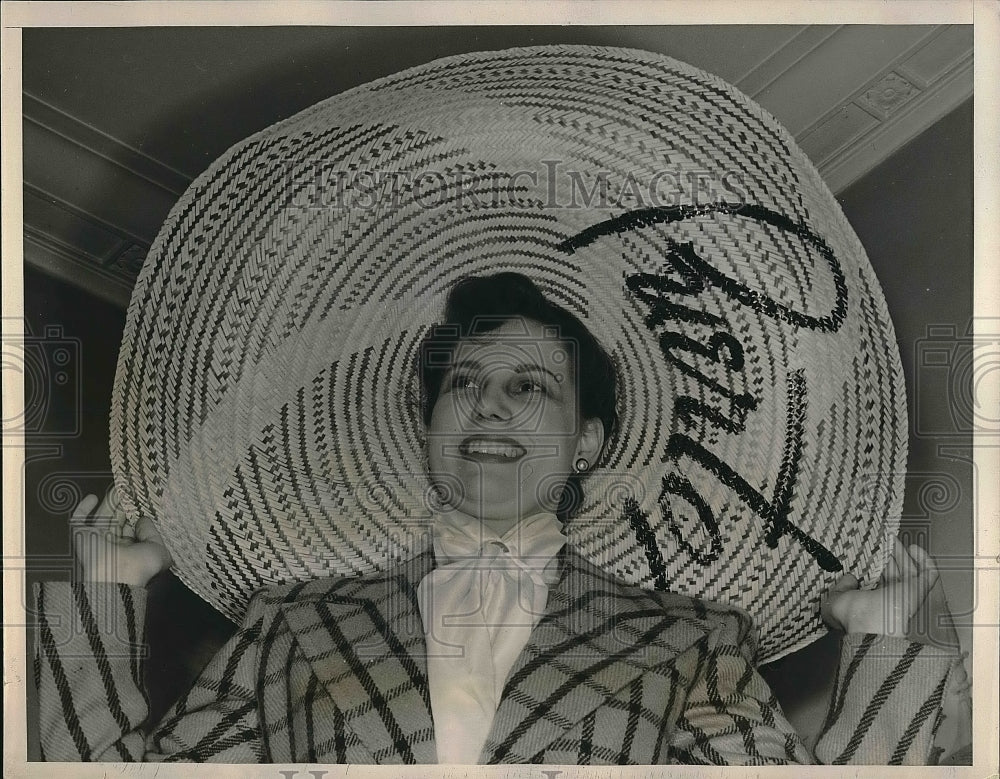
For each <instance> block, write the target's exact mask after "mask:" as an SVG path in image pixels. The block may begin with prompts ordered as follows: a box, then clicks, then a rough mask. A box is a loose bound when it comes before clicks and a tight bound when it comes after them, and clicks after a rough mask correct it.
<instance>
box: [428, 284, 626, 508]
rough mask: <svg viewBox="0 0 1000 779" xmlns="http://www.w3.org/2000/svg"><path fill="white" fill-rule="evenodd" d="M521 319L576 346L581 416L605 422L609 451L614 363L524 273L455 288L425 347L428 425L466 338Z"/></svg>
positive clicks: (568, 497)
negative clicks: (457, 352) (550, 328)
mask: <svg viewBox="0 0 1000 779" xmlns="http://www.w3.org/2000/svg"><path fill="white" fill-rule="evenodd" d="M515 318H524V319H531V320H534V321H535V322H538V323H539V324H541V325H544V326H551V327H554V328H555V329H556V332H557V333H558V336H559V338H561V339H562V340H564V341H567V342H570V343H573V344H574V345H575V347H576V348H575V349H574V350H572V351H573V355H574V357H575V365H574V366H573V368H574V376H575V379H576V385H577V393H578V398H579V411H580V416H581V417H582V418H583V419H599V420H600V421H601V425H602V426H603V428H604V447H603V449H602V452H601V453H602V455H603V453H604V452H605V451H607V449H608V446H609V443H610V441H611V440H612V439H613V438H614V436H615V434H616V433H617V430H618V373H617V370H616V369H615V364H614V361H613V360H612V359H611V356H610V355H609V354H608V352H607V351H606V350H605V349H604V347H603V346H601V343H600V342H599V341H598V340H597V338H595V337H594V335H593V334H592V333H591V332H590V331H589V330H588V329H587V327H586V325H584V324H583V322H581V321H580V320H579V318H577V316H576V315H574V314H573V313H572V312H570V311H568V310H566V309H565V308H563V307H562V306H560V305H558V304H556V303H553V302H552V301H550V300H549V299H548V298H546V297H545V295H544V294H543V293H542V291H541V290H540V289H539V288H538V286H537V285H536V284H535V283H534V282H533V281H532V280H531V279H529V278H528V277H527V276H525V275H523V274H521V273H513V272H504V273H496V274H493V275H489V276H468V277H466V278H464V279H462V280H461V281H459V282H457V283H456V284H455V286H454V287H452V288H451V291H450V292H449V293H448V300H447V303H446V304H445V313H444V321H442V322H441V323H439V324H437V325H435V326H434V327H432V328H431V330H430V332H429V333H428V334H427V336H426V337H425V338H424V340H423V342H422V343H421V346H420V351H419V361H420V366H419V371H420V390H421V413H422V415H423V419H424V424H425V425H429V424H430V420H431V413H432V412H433V410H434V405H435V404H436V403H437V400H438V397H439V396H440V394H441V382H442V381H443V379H444V375H445V373H447V371H448V369H449V367H450V365H451V362H452V358H453V356H454V352H455V349H456V348H457V347H458V344H459V342H460V341H461V339H462V338H466V337H469V336H477V335H483V334H485V333H489V332H491V331H493V330H496V329H497V328H499V327H501V326H502V325H503V324H504V323H506V322H508V321H510V320H511V319H515ZM599 460H600V457H598V461H599ZM595 464H596V463H591V465H592V466H593V465H595ZM582 476H583V474H578V473H573V474H571V475H570V476H569V478H568V479H567V483H566V487H565V488H564V489H563V492H562V497H561V499H560V504H559V509H558V511H557V512H556V513H557V515H558V516H559V517H560V519H567V518H569V517H571V516H573V514H574V513H575V512H576V511H577V509H578V508H579V506H580V504H581V502H582V497H583V493H582V489H581V482H582Z"/></svg>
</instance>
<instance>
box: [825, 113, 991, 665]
mask: <svg viewBox="0 0 1000 779" xmlns="http://www.w3.org/2000/svg"><path fill="white" fill-rule="evenodd" d="M972 198H973V186H972V101H971V100H970V101H968V102H967V103H965V104H964V105H962V106H961V107H959V108H958V109H956V110H955V111H953V112H952V113H951V114H949V115H948V116H946V117H945V118H944V119H942V120H941V121H939V122H938V123H937V124H935V125H934V126H933V127H931V128H930V129H928V130H927V131H925V132H924V133H922V134H921V135H920V136H919V137H917V138H916V139H914V140H913V141H912V142H910V143H909V144H907V145H906V146H905V147H903V148H902V149H900V150H899V151H898V152H896V153H895V154H893V155H892V156H891V157H889V159H887V160H886V161H885V162H884V163H883V164H881V165H879V166H878V167H877V168H875V169H874V170H873V171H871V172H870V173H868V174H867V175H866V176H865V177H864V178H862V179H861V180H860V181H858V182H856V183H855V184H853V185H852V186H851V187H849V188H848V189H847V190H845V191H844V192H843V193H842V194H841V196H840V198H839V200H840V201H841V204H842V205H843V208H844V212H845V213H846V215H847V218H848V219H849V220H850V221H851V224H852V225H853V226H854V229H855V231H856V232H857V234H858V237H859V238H860V239H861V242H862V243H863V244H864V246H865V249H866V250H867V252H868V257H869V258H870V259H871V262H872V265H873V266H874V268H875V272H876V273H877V274H878V277H879V280H880V281H881V282H882V287H883V289H884V291H885V297H886V301H887V302H888V304H889V312H890V314H891V315H892V320H893V323H894V325H895V328H896V337H897V340H898V342H899V349H900V355H901V357H902V361H903V372H904V374H905V376H906V395H907V402H908V406H909V416H910V453H909V460H908V463H907V481H906V497H905V504H904V510H903V517H904V520H903V521H904V527H905V529H906V531H907V533H908V535H909V538H911V539H912V540H914V541H919V542H920V543H922V544H923V545H924V547H925V548H927V549H928V550H929V551H930V552H931V553H932V554H933V555H934V556H935V557H936V558H937V562H938V566H939V567H940V568H941V569H942V578H943V580H944V584H945V590H946V592H947V594H948V598H949V601H950V603H951V606H952V611H953V613H956V615H957V614H958V613H959V612H968V611H971V608H972V597H973V590H974V587H973V580H972V572H971V570H970V568H971V559H972V558H971V555H972V550H973V521H972V517H973V508H974V505H973V499H972V496H973V492H972V478H973V470H972V464H971V459H972V436H971V430H972V427H973V424H974V421H975V420H974V415H973V406H972V391H973V390H972V384H971V379H972V372H971V368H972V365H971V355H972V349H971V339H970V338H968V334H969V332H970V327H971V324H972V285H973V223H972V202H973V200H972ZM990 416H993V415H990ZM992 478H996V475H995V474H993V476H992ZM957 622H959V625H958V631H959V638H960V639H961V641H962V645H963V647H964V648H966V649H968V648H971V634H970V630H971V629H970V628H969V627H968V626H966V625H964V623H965V622H966V618H965V617H958V618H957Z"/></svg>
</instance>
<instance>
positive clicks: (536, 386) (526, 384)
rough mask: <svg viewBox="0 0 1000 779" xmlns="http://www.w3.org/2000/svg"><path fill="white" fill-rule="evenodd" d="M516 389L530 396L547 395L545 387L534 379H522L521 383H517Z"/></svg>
mask: <svg viewBox="0 0 1000 779" xmlns="http://www.w3.org/2000/svg"><path fill="white" fill-rule="evenodd" d="M515 388H516V390H517V391H518V392H520V393H527V394H530V395H534V394H539V395H544V394H545V385H544V384H542V383H541V382H539V381H534V380H532V379H521V380H520V381H519V382H517V384H516V385H515Z"/></svg>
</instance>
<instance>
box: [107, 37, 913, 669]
mask: <svg viewBox="0 0 1000 779" xmlns="http://www.w3.org/2000/svg"><path fill="white" fill-rule="evenodd" d="M497 270H518V271H521V272H523V273H525V274H527V275H528V276H530V277H532V278H533V279H535V280H536V281H537V282H538V283H539V284H540V286H542V287H543V289H544V290H545V291H546V292H547V294H548V295H549V296H550V297H551V298H552V299H554V300H555V301H557V302H559V303H560V304H562V305H564V306H566V307H568V308H569V309H571V310H573V311H574V312H576V313H577V314H578V315H580V316H581V317H582V318H583V319H584V321H585V322H586V323H587V324H588V326H589V327H590V329H591V330H592V331H593V332H594V333H595V334H596V335H597V336H598V337H599V338H600V339H601V340H602V341H603V342H604V344H605V345H606V346H607V347H608V348H609V350H610V351H611V352H612V353H613V355H614V357H615V360H616V362H617V364H618V367H619V369H620V374H621V377H622V380H623V388H622V389H623V391H622V407H621V413H622V420H621V422H622V424H621V431H620V434H619V436H618V437H617V440H616V441H614V443H613V446H612V448H611V449H610V451H609V452H608V456H607V457H606V459H605V461H604V462H603V463H602V465H601V467H600V468H598V469H597V470H596V471H595V472H593V473H592V474H591V475H590V477H588V479H587V480H586V481H585V502H584V508H583V510H582V511H581V512H580V515H579V516H578V517H577V518H576V519H574V520H573V521H572V522H571V523H570V524H569V525H568V528H567V533H568V536H569V538H570V541H571V542H572V543H573V544H574V545H575V546H576V547H577V548H578V549H579V550H580V551H581V552H582V553H583V554H585V555H586V556H587V557H589V558H591V559H592V560H594V561H595V562H597V563H598V564H600V565H602V566H604V567H606V568H607V569H609V570H611V571H613V572H615V573H617V574H618V575H620V576H621V577H623V578H624V579H627V580H629V581H631V582H635V583H638V584H640V585H642V586H645V587H650V588H654V587H660V588H663V587H667V588H670V589H675V590H678V591H680V592H685V593H689V594H694V595H700V596H703V597H706V598H711V599H716V600H723V601H729V602H732V603H735V604H738V605H740V606H742V607H743V608H745V609H747V610H748V611H749V612H750V613H751V614H752V615H753V616H754V617H755V619H756V620H757V622H758V624H759V626H760V629H761V634H762V654H763V656H764V657H775V656H778V655H780V654H783V653H785V652H787V651H790V650H791V649H793V648H795V647H797V646H801V645H803V644H805V643H807V642H808V641H810V640H811V639H813V638H815V637H816V636H817V635H819V633H820V632H821V631H822V630H823V628H822V626H821V623H820V622H819V619H818V616H817V606H818V600H819V597H820V595H821V593H822V592H823V590H825V588H826V587H827V586H828V585H829V584H830V583H831V582H832V581H833V580H834V579H835V578H836V577H837V576H838V575H839V572H840V571H841V570H849V571H852V572H854V573H855V574H856V575H858V576H859V577H860V578H862V579H864V580H866V581H869V582H870V581H872V580H874V579H875V578H876V577H877V575H878V573H879V572H880V570H881V567H882V563H883V561H884V557H885V553H886V544H887V539H888V538H890V537H891V533H892V532H893V531H894V528H895V524H896V522H897V521H898V515H899V511H900V505H901V497H902V490H901V485H902V473H903V467H904V460H905V405H904V395H903V387H902V380H901V371H900V365H899V356H898V353H897V349H896V345H895V337H894V334H893V329H892V325H891V323H890V320H889V317H888V315H887V313H886V307H885V302H884V300H883V297H882V293H881V290H880V289H879V286H878V282H877V281H876V279H875V276H874V274H873V272H872V269H871V267H870V265H869V263H868V260H867V258H866V257H865V253H864V251H863V249H862V247H861V245H860V244H859V242H858V240H857V238H856V236H855V235H854V232H853V231H852V230H851V228H850V226H849V225H848V223H847V221H846V219H845V218H844V216H843V214H842V212H841V210H840V208H839V207H838V205H837V203H836V202H835V200H834V198H833V196H832V195H831V194H830V192H829V190H828V189H827V187H826V186H825V185H824V183H823V182H822V181H821V180H820V178H819V176H818V174H817V173H816V171H815V169H814V168H813V166H812V165H811V164H810V162H809V161H808V160H807V159H806V157H805V156H804V155H803V153H802V152H801V151H800V150H799V149H798V147H797V146H796V145H795V143H794V141H793V140H792V138H791V136H790V135H789V133H788V132H787V131H786V130H785V129H784V128H782V127H781V126H780V125H779V124H778V123H777V122H776V121H775V120H774V119H773V118H772V117H771V116H769V115H768V114H767V113H766V112H764V111H763V110H762V109H761V108H760V107H759V106H757V105H756V104H754V103H753V102H752V101H750V100H749V99H748V98H746V97H745V96H744V95H742V94H741V93H739V92H738V91H737V90H735V89H734V88H733V87H731V86H730V85H728V84H726V83H725V82H723V81H721V80H719V79H718V78H716V77H714V76H712V75H709V74H707V73H705V72H703V71H701V70H698V69H696V68H693V67H691V66H689V65H686V64H684V63H681V62H677V61H676V60H673V59H670V58H668V57H665V56H661V55H657V54H651V53H648V52H643V51H634V50H626V49H615V48H599V47H593V46H545V47H538V48H525V49H511V50H506V51H496V52H483V53H475V54H464V55H460V56H455V57H450V58H447V59H443V60H438V61H435V62H431V63H428V64H426V65H422V66H420V67H417V68H414V69H411V70H407V71H404V72H402V73H398V74H396V75H393V76H389V77H386V78H383V79H380V80H378V81H375V82H372V83H370V84H366V85H363V86H360V87H357V88H355V89H352V90H350V91H348V92H345V93H343V94H340V95H336V96H335V97H332V98H330V99H328V100H325V101H323V102H321V103H319V104H317V105H315V106H313V107H312V108H309V109H307V110H305V111H303V112H301V113H299V114H297V115H295V116H293V117H291V118H290V119H287V120H285V121H282V122H279V123H278V124H275V125H273V126H272V127H269V128H267V129H266V130H264V131H262V132H260V133H257V134H256V135H254V136H252V137H250V138H248V139H247V140H246V141H244V142H242V143H240V144H238V145H236V146H235V147H233V148H232V149H230V150H229V151H228V152H227V153H226V154H224V155H223V156H222V157H221V158H220V159H219V160H217V161H216V162H215V163H214V164H213V165H212V166H211V167H210V168H209V169H208V170H207V171H206V172H205V173H204V174H202V175H201V176H200V177H199V178H198V179H197V180H196V181H195V182H194V183H193V184H192V185H191V186H190V188H189V189H188V191H187V192H186V193H185V194H184V196H183V197H182V198H181V199H180V201H179V202H178V203H177V205H176V206H175V207H174V209H173V211H172V212H171V214H170V216H169V218H168V219H167V221H166V223H165V224H164V226H163V228H162V230H161V231H160V234H159V236H158V237H157V239H156V241H155V243H154V245H153V247H152V249H151V251H150V253H149V256H148V258H147V261H146V264H145V266H144V268H143V270H142V273H141V274H140V277H139V281H138V284H137V286H136V288H135V291H134V293H133V296H132V301H131V304H130V306H129V310H128V321H127V326H126V331H125V337H124V341H123V344H122V349H121V354H120V358H119V363H118V372H117V377H116V388H115V396H114V404H113V419H112V458H113V464H114V471H115V477H116V482H117V485H118V488H119V490H120V492H121V496H122V500H123V502H124V505H125V508H126V510H127V511H128V512H130V513H132V514H136V513H138V514H144V515H148V516H152V517H153V518H155V520H156V521H157V522H158V523H159V526H160V529H161V531H162V532H163V535H164V537H165V538H166V539H167V542H168V543H169V545H170V548H171V551H172V553H173V557H174V560H175V571H176V573H177V574H178V575H179V576H180V578H181V579H182V580H183V581H184V582H186V583H187V585H188V586H189V587H191V588H192V589H193V590H194V591H195V592H196V593H198V594H199V595H200V596H201V597H203V598H204V599H205V600H207V601H209V602H210V603H212V604H213V605H214V606H216V607H217V608H218V609H219V610H221V611H222V612H223V613H225V614H226V615H228V616H229V617H231V618H233V619H239V617H240V616H241V614H242V612H243V610H244V609H245V606H246V604H247V601H248V598H249V596H250V594H251V593H252V592H253V591H254V590H256V589H258V588H260V587H262V586H265V585H267V584H269V583H274V582H284V581H288V580H294V579H303V578H310V577H316V576H323V575H328V574H334V573H337V574H360V573H365V572H369V571H372V570H375V569H379V568H383V567H385V566H386V565H388V564H389V563H391V562H392V561H394V560H397V559H400V558H405V557H406V556H408V555H410V554H412V553H413V552H414V551H415V550H416V549H418V548H419V547H421V546H422V545H423V544H425V543H426V537H427V529H428V524H429V519H430V517H431V516H432V514H431V511H432V508H433V502H432V501H431V500H430V499H429V495H430V493H431V490H429V489H428V488H429V485H428V483H427V480H426V477H425V475H424V469H425V466H424V460H423V452H422V425H421V422H420V415H419V410H418V407H417V403H416V399H417V383H416V371H415V363H414V360H415V357H416V348H417V346H418V344H419V342H420V339H421V338H422V337H423V336H424V335H425V333H426V332H427V330H428V328H429V327H430V326H431V325H432V323H434V322H435V321H437V320H438V319H439V318H440V316H441V314H442V304H443V299H444V295H445V293H446V292H447V290H448V288H449V287H450V286H451V285H452V283H453V282H454V281H456V280H457V279H459V278H461V277H463V276H465V275H468V274H476V273H492V272H495V271H497Z"/></svg>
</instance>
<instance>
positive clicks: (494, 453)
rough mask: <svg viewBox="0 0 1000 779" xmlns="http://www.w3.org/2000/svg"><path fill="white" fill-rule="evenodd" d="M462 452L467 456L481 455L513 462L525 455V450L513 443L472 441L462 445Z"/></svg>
mask: <svg viewBox="0 0 1000 779" xmlns="http://www.w3.org/2000/svg"><path fill="white" fill-rule="evenodd" d="M462 452H463V453H465V454H480V455H487V456H490V457H503V458H506V459H510V460H513V459H516V458H518V457H520V456H521V455H523V454H524V448H523V447H521V446H518V445H517V444H513V443H501V442H497V441H483V440H472V441H466V442H465V443H463V444H462Z"/></svg>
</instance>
